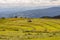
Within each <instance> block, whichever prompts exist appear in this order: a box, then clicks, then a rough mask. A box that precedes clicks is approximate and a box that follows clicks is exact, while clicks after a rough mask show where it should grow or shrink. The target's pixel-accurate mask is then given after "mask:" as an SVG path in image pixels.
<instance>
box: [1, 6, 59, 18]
mask: <svg viewBox="0 0 60 40" xmlns="http://www.w3.org/2000/svg"><path fill="white" fill-rule="evenodd" d="M4 15H5V14H4ZM6 15H7V16H8V17H14V16H18V17H36V18H38V17H42V16H56V15H60V7H51V8H46V9H34V10H27V11H23V12H19V11H18V12H14V11H13V13H11V14H6ZM6 15H5V16H6ZM1 16H2V15H1Z"/></svg>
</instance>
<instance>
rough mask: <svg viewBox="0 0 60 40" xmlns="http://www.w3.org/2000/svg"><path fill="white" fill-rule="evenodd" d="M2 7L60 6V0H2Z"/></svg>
mask: <svg viewBox="0 0 60 40" xmlns="http://www.w3.org/2000/svg"><path fill="white" fill-rule="evenodd" d="M1 6H9V7H10V6H60V0H0V7H1Z"/></svg>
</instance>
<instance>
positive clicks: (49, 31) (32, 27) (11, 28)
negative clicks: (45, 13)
mask: <svg viewBox="0 0 60 40" xmlns="http://www.w3.org/2000/svg"><path fill="white" fill-rule="evenodd" d="M28 20H29V19H24V18H8V19H0V40H29V39H30V40H59V39H60V19H39V18H34V19H31V20H32V22H28ZM27 31H30V32H27ZM32 31H33V32H32Z"/></svg>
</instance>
